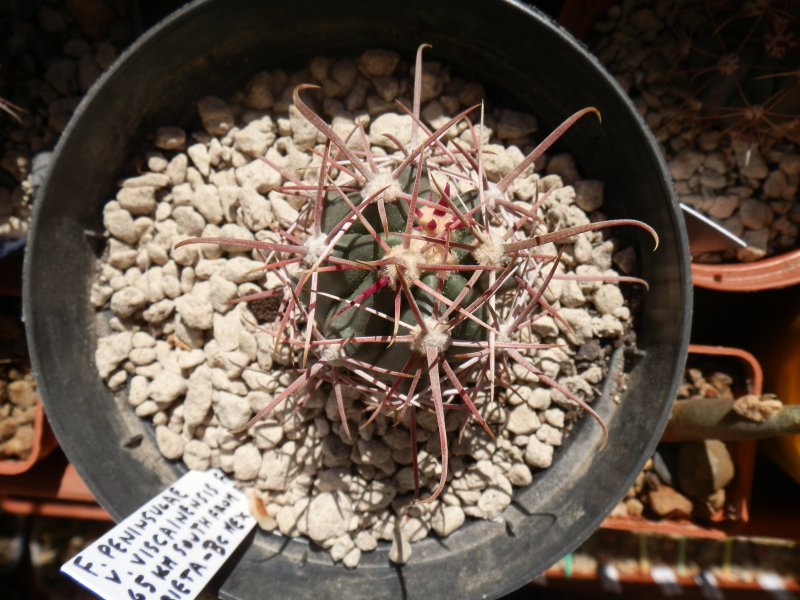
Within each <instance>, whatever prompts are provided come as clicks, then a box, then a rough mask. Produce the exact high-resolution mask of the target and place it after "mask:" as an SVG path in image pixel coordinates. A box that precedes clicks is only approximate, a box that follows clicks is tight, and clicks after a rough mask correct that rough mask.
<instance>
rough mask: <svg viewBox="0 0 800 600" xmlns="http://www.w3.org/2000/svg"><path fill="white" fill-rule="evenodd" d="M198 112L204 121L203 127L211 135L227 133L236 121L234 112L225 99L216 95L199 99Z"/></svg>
mask: <svg viewBox="0 0 800 600" xmlns="http://www.w3.org/2000/svg"><path fill="white" fill-rule="evenodd" d="M197 112H198V114H199V115H200V120H201V121H202V122H203V129H205V130H206V131H207V132H208V133H209V134H211V135H218V136H223V135H225V134H226V133H228V131H230V129H231V127H233V126H234V124H235V122H236V120H235V118H234V116H233V112H232V111H231V109H230V107H229V106H228V105H227V104H226V103H225V101H224V100H221V99H220V98H216V97H214V96H206V97H205V98H202V99H201V100H199V101H198V102H197Z"/></svg>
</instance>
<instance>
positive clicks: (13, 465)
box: [0, 400, 58, 476]
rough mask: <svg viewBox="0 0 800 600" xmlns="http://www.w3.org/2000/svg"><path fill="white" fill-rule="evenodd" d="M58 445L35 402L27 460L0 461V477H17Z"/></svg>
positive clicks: (42, 411)
mask: <svg viewBox="0 0 800 600" xmlns="http://www.w3.org/2000/svg"><path fill="white" fill-rule="evenodd" d="M57 445H58V442H57V441H56V437H55V436H54V435H53V432H52V430H51V429H50V425H49V424H48V423H47V417H45V414H44V409H43V408H42V403H41V401H39V400H37V401H36V416H35V417H34V420H33V446H32V447H31V451H30V454H28V456H27V458H23V459H20V460H14V459H7V460H0V476H2V475H19V474H20V473H24V472H26V471H28V470H29V469H30V468H31V467H33V465H35V464H36V463H37V462H39V461H40V460H42V459H44V458H46V457H47V455H48V454H50V452H52V451H53V448H55V447H56V446H57Z"/></svg>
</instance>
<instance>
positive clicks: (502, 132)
mask: <svg viewBox="0 0 800 600" xmlns="http://www.w3.org/2000/svg"><path fill="white" fill-rule="evenodd" d="M537 129H538V123H537V121H536V118H535V117H533V116H531V115H529V114H527V113H521V112H517V111H514V110H509V109H504V110H503V111H502V113H500V119H499V120H498V122H497V137H499V138H500V139H516V138H521V137H525V136H528V135H531V134H532V133H535V132H536V130H537Z"/></svg>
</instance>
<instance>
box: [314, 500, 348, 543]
mask: <svg viewBox="0 0 800 600" xmlns="http://www.w3.org/2000/svg"><path fill="white" fill-rule="evenodd" d="M352 515H353V509H352V505H351V503H350V499H349V498H348V497H347V496H346V495H345V494H343V493H341V492H337V493H329V492H324V493H322V494H319V495H317V496H316V497H314V498H313V499H312V500H311V503H310V504H309V507H308V537H310V538H311V539H312V540H314V541H315V542H317V543H323V542H325V541H327V540H331V539H333V538H337V537H339V536H342V535H344V534H345V533H347V532H348V531H349V529H350V519H351V517H352Z"/></svg>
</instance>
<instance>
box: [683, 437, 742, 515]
mask: <svg viewBox="0 0 800 600" xmlns="http://www.w3.org/2000/svg"><path fill="white" fill-rule="evenodd" d="M678 460H679V467H678V485H679V486H680V489H681V490H682V491H683V492H685V493H686V494H688V495H689V496H692V497H693V498H697V499H698V500H700V499H702V498H705V497H706V496H710V495H711V494H713V493H714V492H715V491H717V490H719V489H722V488H724V487H725V486H726V485H728V484H729V483H730V482H731V481H732V480H733V476H734V466H733V460H732V459H731V455H730V453H729V452H728V448H727V446H725V443H724V442H720V441H719V440H704V441H702V442H685V443H683V444H681V447H680V454H679V459H678Z"/></svg>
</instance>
